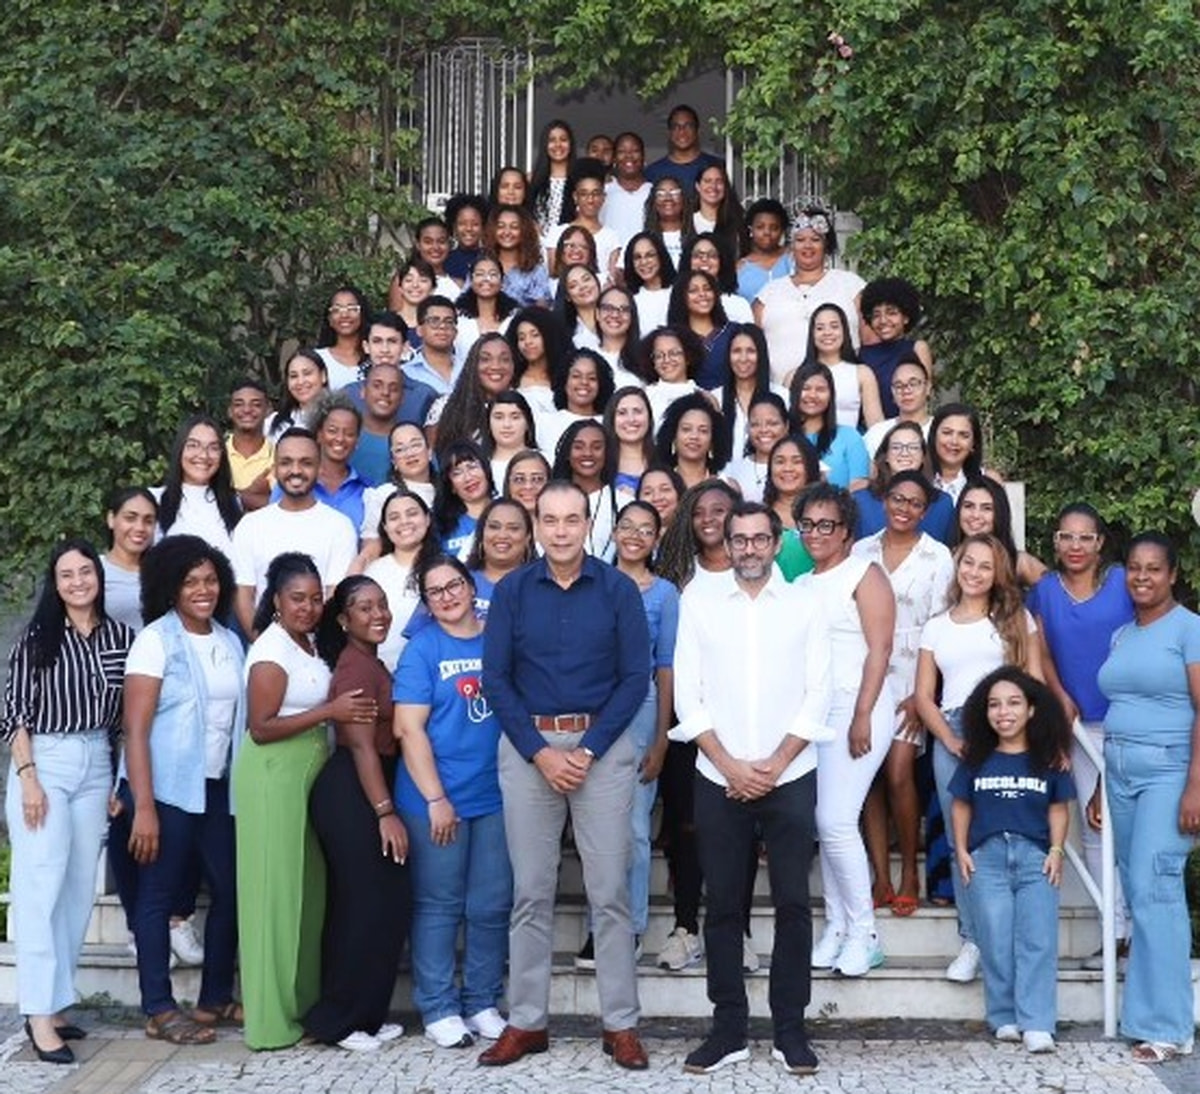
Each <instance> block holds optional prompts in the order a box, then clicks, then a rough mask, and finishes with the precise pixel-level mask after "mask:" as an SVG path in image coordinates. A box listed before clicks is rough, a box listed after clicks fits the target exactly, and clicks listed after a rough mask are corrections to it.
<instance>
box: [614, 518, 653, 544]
mask: <svg viewBox="0 0 1200 1094" xmlns="http://www.w3.org/2000/svg"><path fill="white" fill-rule="evenodd" d="M617 531H618V532H622V533H624V534H625V535H627V536H637V537H638V539H642V540H645V541H646V542H647V543H649V542H650V541H651V540H653V539H654V537H655V536H657V535H658V533H657V532H655V530H654V525H652V524H634V523H633V521H629V520H621V521H617Z"/></svg>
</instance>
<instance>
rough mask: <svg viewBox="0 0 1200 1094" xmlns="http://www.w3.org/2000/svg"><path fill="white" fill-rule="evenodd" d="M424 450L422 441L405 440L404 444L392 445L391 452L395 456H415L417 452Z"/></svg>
mask: <svg viewBox="0 0 1200 1094" xmlns="http://www.w3.org/2000/svg"><path fill="white" fill-rule="evenodd" d="M424 451H425V442H424V441H406V442H405V443H404V444H397V445H393V446H392V454H393V455H395V456H415V455H416V454H417V453H418V452H424Z"/></svg>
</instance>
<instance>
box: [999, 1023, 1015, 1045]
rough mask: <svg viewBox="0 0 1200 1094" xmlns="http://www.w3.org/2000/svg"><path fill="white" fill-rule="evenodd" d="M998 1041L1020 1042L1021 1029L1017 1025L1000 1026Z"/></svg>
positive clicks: (1007, 1042)
mask: <svg viewBox="0 0 1200 1094" xmlns="http://www.w3.org/2000/svg"><path fill="white" fill-rule="evenodd" d="M995 1037H996V1040H997V1041H1003V1042H1005V1043H1006V1044H1014V1045H1015V1044H1020V1041H1021V1031H1020V1030H1019V1029H1017V1027H1016V1026H1011V1025H1010V1026H999V1027H997V1029H996V1034H995Z"/></svg>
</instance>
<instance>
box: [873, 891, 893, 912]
mask: <svg viewBox="0 0 1200 1094" xmlns="http://www.w3.org/2000/svg"><path fill="white" fill-rule="evenodd" d="M895 902H896V891H895V890H894V889H893V888H892V887H891V886H890V885H889V886H887V887H886V888H885V889H884V890H883V894H882V895H881V896H876V897H873V898H872V901H871V903H872V904H874V905H875V908H876V910H878V909H880V908H890V907H891V906H892V905H893V904H894V903H895Z"/></svg>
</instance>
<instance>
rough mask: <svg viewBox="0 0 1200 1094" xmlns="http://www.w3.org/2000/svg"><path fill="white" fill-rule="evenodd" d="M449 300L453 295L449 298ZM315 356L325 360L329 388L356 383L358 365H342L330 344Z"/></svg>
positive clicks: (334, 388)
mask: <svg viewBox="0 0 1200 1094" xmlns="http://www.w3.org/2000/svg"><path fill="white" fill-rule="evenodd" d="M450 299H451V300H453V299H454V297H451V298H450ZM317 356H318V357H320V358H321V360H322V361H324V362H325V371H326V372H328V373H329V390H330V391H340V390H341V389H342V388H344V387H350V386H351V385H352V384H357V383H358V365H354V366H353V367H350V366H347V365H343V364H342V362H341V361H339V360H338V359H337V358H336V357H334V355H333V348H332V347H331V346H322V347H321V348H320V349H319V350H317Z"/></svg>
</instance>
